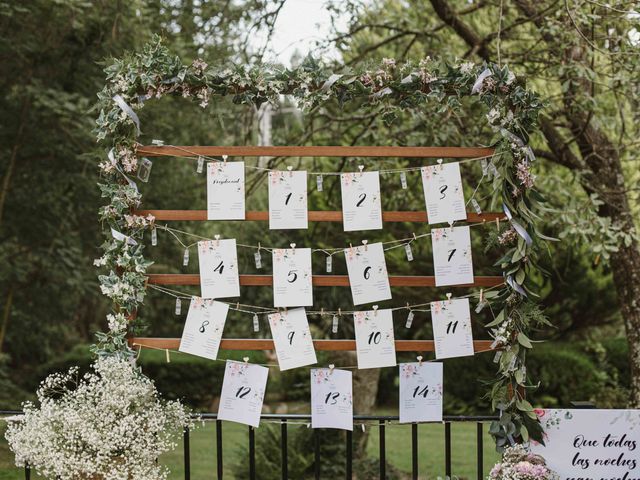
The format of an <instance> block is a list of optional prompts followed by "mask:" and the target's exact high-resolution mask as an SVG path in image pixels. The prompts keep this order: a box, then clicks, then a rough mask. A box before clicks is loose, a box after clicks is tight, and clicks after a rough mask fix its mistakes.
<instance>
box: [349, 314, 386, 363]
mask: <svg viewBox="0 0 640 480" xmlns="http://www.w3.org/2000/svg"><path fill="white" fill-rule="evenodd" d="M353 320H354V323H355V332H356V353H357V357H358V368H359V369H364V368H378V367H392V366H395V365H396V342H395V338H394V334H393V314H392V312H391V310H370V311H364V312H355V313H354V314H353Z"/></svg>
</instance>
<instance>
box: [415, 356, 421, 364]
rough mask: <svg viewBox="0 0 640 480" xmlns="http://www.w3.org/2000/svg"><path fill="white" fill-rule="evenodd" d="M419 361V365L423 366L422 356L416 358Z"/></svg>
mask: <svg viewBox="0 0 640 480" xmlns="http://www.w3.org/2000/svg"><path fill="white" fill-rule="evenodd" d="M416 358H417V359H418V365H420V366H422V355H418V356H417V357H416Z"/></svg>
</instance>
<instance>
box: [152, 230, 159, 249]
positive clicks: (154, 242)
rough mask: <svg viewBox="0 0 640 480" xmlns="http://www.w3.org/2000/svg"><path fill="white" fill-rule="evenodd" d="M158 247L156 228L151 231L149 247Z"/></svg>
mask: <svg viewBox="0 0 640 480" xmlns="http://www.w3.org/2000/svg"><path fill="white" fill-rule="evenodd" d="M157 245H158V230H156V227H153V228H152V229H151V246H152V247H155V246H157Z"/></svg>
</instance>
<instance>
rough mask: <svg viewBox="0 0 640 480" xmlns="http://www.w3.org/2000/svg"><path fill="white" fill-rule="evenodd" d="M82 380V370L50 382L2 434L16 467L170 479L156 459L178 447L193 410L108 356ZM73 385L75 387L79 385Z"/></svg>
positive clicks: (49, 473) (121, 478) (69, 474)
mask: <svg viewBox="0 0 640 480" xmlns="http://www.w3.org/2000/svg"><path fill="white" fill-rule="evenodd" d="M93 369H94V372H91V373H88V374H86V375H85V376H84V377H82V379H81V380H79V381H78V370H77V368H75V367H74V368H72V369H71V370H70V371H69V372H68V373H66V374H53V375H50V376H49V377H47V378H46V379H45V380H44V381H43V382H42V384H41V385H40V388H39V389H38V392H37V394H38V401H39V403H40V405H39V406H36V405H34V404H32V403H26V404H25V405H24V412H25V413H24V417H21V418H20V419H19V420H16V421H13V422H11V423H9V425H8V428H7V432H6V434H5V436H6V438H7V441H8V442H9V446H10V447H11V449H12V450H13V452H14V453H15V455H16V465H18V466H24V465H25V464H29V466H30V467H31V468H33V469H35V470H36V472H37V473H38V475H41V476H43V477H46V478H63V479H71V478H96V479H105V480H106V479H109V480H129V479H136V480H158V479H166V478H167V475H168V470H167V468H166V467H164V466H161V465H158V464H157V463H156V459H157V458H158V457H160V455H162V454H163V453H165V452H168V451H170V450H173V449H174V448H175V447H176V440H177V439H178V438H179V436H180V435H181V434H182V431H183V429H184V428H185V427H191V426H192V421H191V419H190V416H189V413H188V412H187V411H186V409H185V407H184V406H183V405H182V404H181V403H180V402H174V401H172V402H168V401H164V400H162V399H161V398H160V397H159V394H158V392H157V390H156V389H155V386H154V384H153V382H152V381H151V380H149V379H148V378H146V377H145V376H144V375H142V373H140V371H139V369H138V368H137V367H135V366H133V365H132V364H131V363H130V362H129V361H128V360H126V359H122V358H117V357H105V358H101V359H99V360H97V361H96V363H95V364H94V365H93ZM74 387H75V388H74Z"/></svg>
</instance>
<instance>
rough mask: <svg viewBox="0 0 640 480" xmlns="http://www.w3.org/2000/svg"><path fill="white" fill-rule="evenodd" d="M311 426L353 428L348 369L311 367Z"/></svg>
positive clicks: (350, 382)
mask: <svg viewBox="0 0 640 480" xmlns="http://www.w3.org/2000/svg"><path fill="white" fill-rule="evenodd" d="M311 427H312V428H340V429H342V430H353V401H352V381H351V372H350V371H348V370H338V369H335V368H334V369H329V368H312V369H311Z"/></svg>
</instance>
